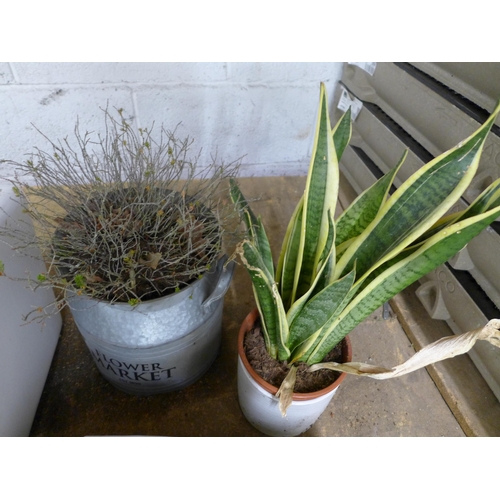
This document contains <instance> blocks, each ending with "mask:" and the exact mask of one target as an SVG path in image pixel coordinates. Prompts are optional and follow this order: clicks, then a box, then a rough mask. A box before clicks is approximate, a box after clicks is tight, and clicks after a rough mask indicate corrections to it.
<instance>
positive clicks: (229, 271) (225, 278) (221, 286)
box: [201, 256, 236, 310]
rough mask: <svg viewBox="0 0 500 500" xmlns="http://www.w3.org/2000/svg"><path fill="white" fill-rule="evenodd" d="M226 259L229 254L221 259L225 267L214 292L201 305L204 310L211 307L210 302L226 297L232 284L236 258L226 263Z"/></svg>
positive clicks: (221, 263)
mask: <svg viewBox="0 0 500 500" xmlns="http://www.w3.org/2000/svg"><path fill="white" fill-rule="evenodd" d="M226 261H227V256H224V257H223V258H222V259H221V261H220V265H222V266H223V269H222V272H221V274H220V276H219V281H218V282H217V285H216V286H215V288H214V290H213V292H212V293H211V294H210V295H209V296H208V297H207V298H206V299H205V300H204V301H203V302H202V303H201V306H202V307H203V309H204V310H207V309H208V308H209V307H210V304H213V303H214V302H216V301H217V300H220V299H221V298H222V297H224V295H225V294H226V292H227V290H228V288H229V285H230V284H231V278H232V277H233V272H234V268H235V266H236V263H235V262H234V260H232V261H231V262H229V263H228V264H227V265H226Z"/></svg>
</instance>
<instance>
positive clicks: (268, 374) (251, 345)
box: [243, 321, 345, 393]
mask: <svg viewBox="0 0 500 500" xmlns="http://www.w3.org/2000/svg"><path fill="white" fill-rule="evenodd" d="M344 343H345V340H342V342H340V343H339V344H338V345H337V346H336V347H335V348H333V349H332V350H331V351H330V352H329V353H328V354H327V356H326V357H325V358H324V360H323V362H326V361H334V362H337V363H341V362H342V348H343V345H344ZM243 347H244V349H245V354H246V356H247V359H248V362H249V363H250V365H251V366H252V368H253V369H254V370H255V371H256V372H257V374H258V375H260V376H261V377H262V378H263V379H264V380H265V381H266V382H268V383H270V384H271V385H273V386H274V387H279V386H280V385H281V383H282V382H283V380H284V379H285V377H286V375H287V373H288V371H289V367H288V365H287V363H286V362H285V361H278V360H276V359H273V358H271V357H270V356H269V354H268V353H267V350H266V346H265V342H264V337H263V336H262V332H261V325H260V321H258V322H256V326H255V327H254V328H253V329H252V330H250V331H248V332H247V333H246V334H245V338H244V341H243ZM308 368H309V366H308V365H307V364H305V363H298V364H297V379H296V382H295V388H294V392H299V393H308V392H316V391H320V390H322V389H324V388H325V387H328V386H329V385H331V384H333V383H334V382H335V380H337V379H338V378H339V377H340V375H341V373H340V372H335V371H332V370H318V371H315V372H308V371H307V369H308Z"/></svg>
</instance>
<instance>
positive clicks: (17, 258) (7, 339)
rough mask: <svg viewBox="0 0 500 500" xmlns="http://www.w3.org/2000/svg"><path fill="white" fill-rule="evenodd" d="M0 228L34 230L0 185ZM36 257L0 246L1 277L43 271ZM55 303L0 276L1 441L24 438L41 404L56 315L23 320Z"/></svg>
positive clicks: (48, 295)
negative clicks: (13, 226)
mask: <svg viewBox="0 0 500 500" xmlns="http://www.w3.org/2000/svg"><path fill="white" fill-rule="evenodd" d="M0 188H3V189H1V191H0V206H1V207H2V212H0V225H2V226H4V225H5V224H7V223H8V224H12V223H13V221H14V220H19V221H20V223H21V224H23V228H24V229H26V228H27V227H30V226H31V228H32V227H33V226H32V224H31V221H30V219H29V217H28V216H27V215H26V214H23V213H22V210H21V208H20V207H19V205H18V204H17V203H15V202H14V201H13V200H11V191H10V189H9V186H5V185H2V186H0ZM39 258H40V254H39V253H38V252H33V254H32V257H28V256H21V255H19V254H17V253H16V252H15V251H14V250H12V248H10V247H9V245H7V244H6V243H4V242H0V260H1V261H2V262H3V263H4V266H5V274H6V275H8V276H9V277H14V278H23V277H26V273H31V274H32V275H34V276H36V275H37V274H39V273H42V272H44V271H45V267H44V264H43V262H42V261H41V260H39ZM53 300H54V294H53V292H52V290H49V289H38V290H37V291H36V292H33V291H32V290H30V289H28V288H27V284H26V283H23V282H22V281H13V280H10V279H8V278H7V277H5V276H1V277H0V316H1V318H2V324H1V327H0V381H1V383H0V436H28V435H29V432H30V429H31V426H32V423H33V418H34V416H35V413H36V409H37V407H38V403H39V401H40V396H41V394H42V391H43V387H44V385H45V381H46V378H47V374H48V372H49V369H50V365H51V362H52V358H53V356H54V352H55V349H56V345H57V341H58V339H59V334H60V331H61V326H62V319H61V315H60V314H59V313H57V314H54V315H52V316H50V317H49V318H46V319H45V321H44V322H43V324H42V323H37V322H31V323H28V324H23V323H24V322H23V316H24V315H26V314H27V313H28V312H30V311H31V310H32V309H34V308H35V307H44V306H46V305H48V304H50V303H52V302H53Z"/></svg>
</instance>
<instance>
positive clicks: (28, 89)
mask: <svg viewBox="0 0 500 500" xmlns="http://www.w3.org/2000/svg"><path fill="white" fill-rule="evenodd" d="M342 68H343V63H335V62H334V63H232V62H231V63H230V62H221V63H7V62H0V158H3V159H11V160H15V161H21V160H22V159H23V155H25V154H27V153H30V152H31V151H32V150H33V147H34V146H38V147H40V148H42V149H47V142H46V141H45V139H44V138H43V137H42V136H41V135H40V134H39V133H38V132H37V131H36V130H35V128H34V127H35V126H36V127H37V128H38V129H40V130H41V131H42V132H43V133H45V134H46V135H48V136H49V137H50V138H51V139H62V138H64V137H70V138H71V136H72V135H73V130H74V126H75V123H76V119H77V117H78V120H79V123H80V128H81V130H82V131H83V132H85V131H94V132H99V131H101V132H102V131H103V113H102V111H101V109H100V108H105V107H106V106H107V105H108V106H109V108H110V109H112V108H113V107H116V108H123V109H124V110H125V116H127V117H129V118H130V119H132V120H133V122H134V124H135V125H136V126H137V127H150V126H151V124H152V123H153V122H155V123H156V124H157V125H156V127H157V128H159V125H160V124H161V123H163V124H164V126H165V127H166V128H167V129H174V128H175V127H176V126H177V125H178V124H179V123H181V125H180V126H179V128H178V132H179V134H178V135H180V136H181V137H185V136H190V137H192V138H194V139H195V143H194V145H193V150H192V152H193V155H194V154H196V153H198V152H199V150H200V149H202V150H203V152H202V155H201V157H200V164H206V163H207V162H209V160H210V156H211V155H212V154H215V153H216V152H217V157H218V158H219V159H222V160H224V161H232V160H236V159H238V158H240V157H243V158H242V170H241V175H242V176H255V175H301V174H305V173H306V171H307V166H308V158H309V154H310V151H311V145H312V135H313V130H314V126H315V119H316V108H317V103H318V97H319V82H320V81H323V82H325V83H326V85H327V89H328V93H329V96H330V99H331V102H332V106H333V95H334V90H335V88H336V85H337V82H338V80H339V79H340V77H341V74H342ZM8 168H9V167H6V166H5V165H4V166H3V167H2V166H1V165H0V169H3V170H0V175H10V174H11V172H10V171H9V170H8Z"/></svg>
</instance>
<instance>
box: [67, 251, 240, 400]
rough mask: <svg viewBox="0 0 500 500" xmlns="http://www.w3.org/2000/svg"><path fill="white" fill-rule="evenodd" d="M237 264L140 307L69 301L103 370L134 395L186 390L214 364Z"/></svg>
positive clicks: (226, 265) (86, 299)
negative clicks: (228, 295) (224, 307)
mask: <svg viewBox="0 0 500 500" xmlns="http://www.w3.org/2000/svg"><path fill="white" fill-rule="evenodd" d="M234 265H235V263H234V262H229V263H227V256H224V257H223V258H221V259H220V260H219V261H218V263H217V266H216V268H215V270H214V271H211V272H209V273H206V274H205V275H204V276H203V277H202V278H201V279H200V280H198V281H196V282H195V283H193V284H191V285H189V286H187V287H186V288H184V289H183V290H181V291H180V292H178V293H175V294H172V295H169V296H166V297H162V298H159V299H154V300H150V301H146V302H144V303H141V304H139V305H137V306H135V307H132V306H129V305H128V304H124V303H113V304H111V303H109V302H105V301H99V300H95V299H92V298H89V297H85V296H77V295H72V296H71V297H69V298H68V304H69V306H70V308H71V312H72V313H73V318H74V320H75V323H76V325H77V327H78V330H79V331H80V333H81V334H82V336H83V338H84V340H85V343H86V344H87V347H88V348H89V349H90V352H91V353H92V356H93V358H94V361H95V363H96V365H97V368H98V369H99V371H100V372H101V374H102V375H103V376H104V377H105V378H106V379H107V380H108V381H109V382H110V383H111V384H113V385H114V386H115V387H116V388H118V389H120V390H122V391H124V392H127V393H130V394H135V395H151V394H159V393H164V392H171V391H176V390H180V389H183V388H184V387H187V386H188V385H191V384H192V383H194V382H196V381H197V380H198V379H199V378H200V377H201V376H202V375H203V374H204V373H205V372H206V371H207V370H208V369H209V368H210V366H211V365H212V363H213V362H214V360H215V358H216V356H217V353H218V351H219V346H220V338H221V324H222V308H223V304H224V296H225V294H226V292H227V290H228V288H229V285H230V283H231V278H232V275H233V272H234Z"/></svg>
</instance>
